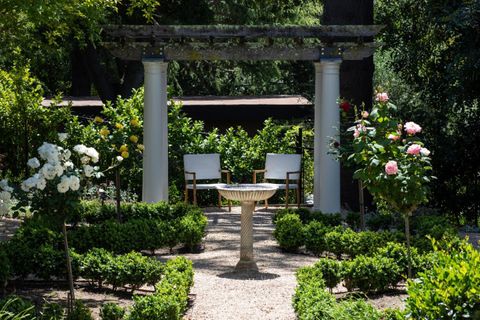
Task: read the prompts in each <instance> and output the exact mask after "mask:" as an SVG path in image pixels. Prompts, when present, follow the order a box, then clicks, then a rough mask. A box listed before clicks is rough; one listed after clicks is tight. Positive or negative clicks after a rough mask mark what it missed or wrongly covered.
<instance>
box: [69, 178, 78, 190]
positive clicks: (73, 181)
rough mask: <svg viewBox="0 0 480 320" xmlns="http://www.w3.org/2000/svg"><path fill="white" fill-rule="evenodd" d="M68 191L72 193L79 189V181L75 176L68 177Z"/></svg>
mask: <svg viewBox="0 0 480 320" xmlns="http://www.w3.org/2000/svg"><path fill="white" fill-rule="evenodd" d="M69 180H70V189H71V190H72V191H77V190H78V189H80V179H79V178H78V177H77V176H71V177H70V179H69Z"/></svg>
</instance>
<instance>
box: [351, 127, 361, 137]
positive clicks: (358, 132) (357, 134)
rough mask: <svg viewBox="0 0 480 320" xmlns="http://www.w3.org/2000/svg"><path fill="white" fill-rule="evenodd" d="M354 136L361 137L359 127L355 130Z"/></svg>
mask: <svg viewBox="0 0 480 320" xmlns="http://www.w3.org/2000/svg"><path fill="white" fill-rule="evenodd" d="M353 137H354V138H358V137H360V131H358V130H357V129H355V131H354V132H353Z"/></svg>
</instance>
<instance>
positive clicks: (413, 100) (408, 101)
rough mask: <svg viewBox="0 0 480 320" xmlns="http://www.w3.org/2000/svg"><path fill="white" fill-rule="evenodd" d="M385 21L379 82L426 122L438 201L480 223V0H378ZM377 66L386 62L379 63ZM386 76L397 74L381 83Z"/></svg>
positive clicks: (452, 212)
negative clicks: (479, 16)
mask: <svg viewBox="0 0 480 320" xmlns="http://www.w3.org/2000/svg"><path fill="white" fill-rule="evenodd" d="M375 6H376V8H375V12H376V23H377V24H382V25H385V26H386V27H385V29H384V32H383V34H382V37H381V38H380V39H381V41H382V42H383V43H384V44H383V46H382V51H379V52H377V54H376V55H375V56H376V57H378V58H381V60H380V61H379V62H380V63H381V67H380V68H378V67H376V68H375V69H376V70H378V71H379V72H377V75H376V77H377V79H378V81H379V82H378V83H382V84H385V85H386V86H387V88H386V89H388V90H390V89H392V93H393V96H394V97H395V100H397V101H398V102H399V104H398V105H399V108H400V112H401V113H402V114H403V115H408V116H413V117H415V119H418V121H421V123H422V124H423V126H424V127H425V140H426V142H428V144H429V145H430V146H431V147H432V152H433V153H434V154H435V157H434V158H433V162H432V164H433V168H434V170H433V174H434V175H435V176H436V177H437V178H438V183H435V184H434V185H432V191H433V199H432V203H435V204H436V206H439V207H441V208H442V210H443V212H445V213H448V214H450V215H452V216H454V217H455V218H456V219H460V218H463V219H465V220H466V221H467V222H468V223H471V224H476V223H477V222H478V217H479V212H480V210H479V202H478V193H479V183H478V179H472V177H475V176H478V165H477V164H478V162H479V159H480V152H479V149H478V148H477V147H476V146H477V145H478V141H479V137H480V132H479V127H478V125H477V124H478V119H479V117H480V108H478V105H479V92H480V90H479V81H478V73H479V65H478V64H477V63H476V61H478V59H479V57H480V50H479V48H480V45H479V39H478V38H477V37H475V35H476V34H477V30H476V28H477V26H478V15H479V12H480V4H479V2H478V1H468V0H461V1H435V0H426V1H422V2H418V1H415V0H400V1H375ZM377 66H379V65H378V64H377ZM383 79H388V80H392V79H393V80H394V81H389V82H380V81H381V80H383Z"/></svg>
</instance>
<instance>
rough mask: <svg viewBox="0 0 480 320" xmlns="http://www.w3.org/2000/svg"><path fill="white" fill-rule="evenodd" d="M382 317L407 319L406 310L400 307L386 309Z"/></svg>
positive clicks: (399, 319) (393, 319)
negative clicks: (399, 308)
mask: <svg viewBox="0 0 480 320" xmlns="http://www.w3.org/2000/svg"><path fill="white" fill-rule="evenodd" d="M382 319H384V320H405V319H406V312H405V311H401V310H398V309H386V310H384V311H383V316H382Z"/></svg>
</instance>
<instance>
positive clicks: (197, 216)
mask: <svg viewBox="0 0 480 320" xmlns="http://www.w3.org/2000/svg"><path fill="white" fill-rule="evenodd" d="M207 223H208V221H207V217H206V216H205V215H204V214H203V213H202V212H201V211H197V212H191V213H189V214H187V215H185V216H184V217H182V218H181V219H180V227H179V229H180V234H181V236H180V238H181V242H182V243H183V244H184V245H185V247H186V248H188V249H189V250H190V251H191V250H193V248H194V247H195V246H196V245H198V244H200V243H201V242H202V239H203V237H204V236H205V228H206V227H207Z"/></svg>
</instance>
